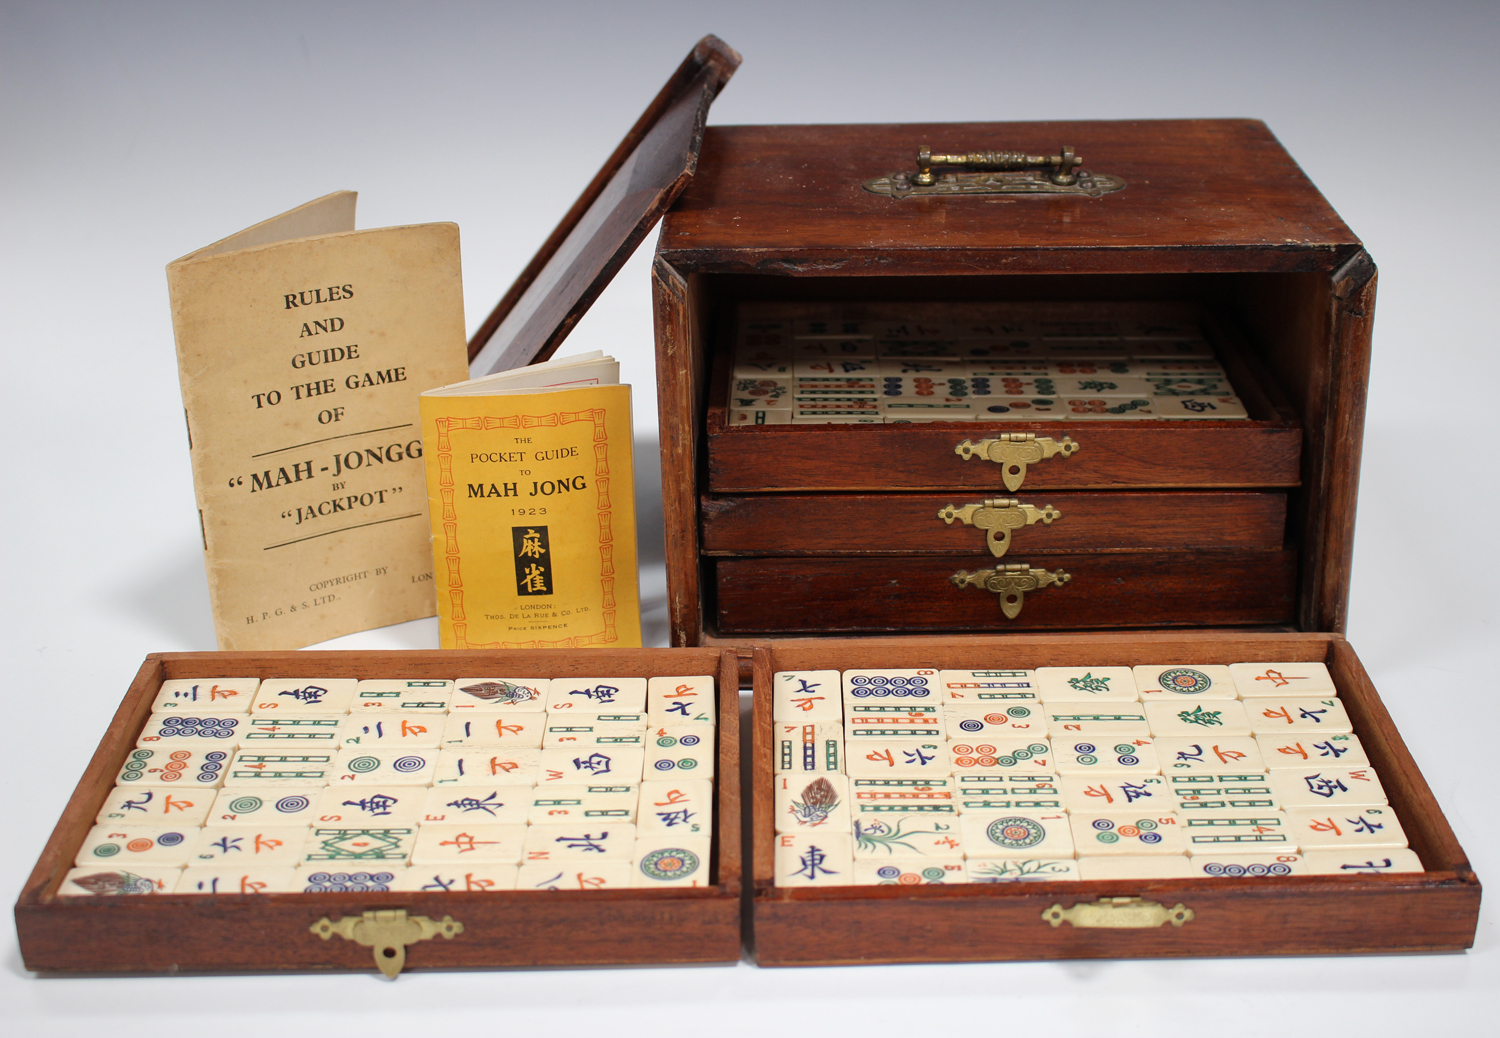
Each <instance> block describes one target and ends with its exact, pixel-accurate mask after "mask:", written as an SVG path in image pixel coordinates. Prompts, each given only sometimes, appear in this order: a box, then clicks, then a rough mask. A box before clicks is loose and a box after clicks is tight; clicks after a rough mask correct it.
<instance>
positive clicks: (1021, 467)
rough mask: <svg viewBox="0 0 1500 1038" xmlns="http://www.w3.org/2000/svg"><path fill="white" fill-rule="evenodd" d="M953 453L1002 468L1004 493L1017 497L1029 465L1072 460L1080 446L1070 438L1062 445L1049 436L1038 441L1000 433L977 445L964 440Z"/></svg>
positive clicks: (1033, 436) (1032, 435) (1029, 435)
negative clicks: (1058, 456)
mask: <svg viewBox="0 0 1500 1038" xmlns="http://www.w3.org/2000/svg"><path fill="white" fill-rule="evenodd" d="M953 453H954V454H957V455H958V456H959V457H960V458H963V459H964V460H965V461H968V460H969V459H970V458H972V457H974V456H976V455H977V456H978V457H981V458H984V459H986V460H988V461H993V462H994V463H995V464H996V465H999V466H1001V469H1000V478H1001V479H1002V480H1003V481H1004V483H1005V489H1006V490H1009V491H1010V492H1011V493H1015V492H1016V491H1017V490H1020V489H1021V483H1022V481H1023V480H1025V478H1026V466H1027V465H1034V464H1036V463H1037V462H1039V461H1046V460H1047V459H1048V458H1050V457H1052V456H1053V455H1056V454H1061V455H1062V456H1063V457H1065V458H1068V457H1072V456H1073V455H1074V454H1077V453H1078V442H1077V441H1076V440H1074V439H1073V438H1072V437H1071V436H1064V437H1063V438H1062V440H1061V442H1059V441H1057V440H1054V439H1053V438H1052V437H1050V436H1042V437H1038V436H1037V434H1036V433H1001V434H1000V435H999V436H996V437H994V438H993V439H985V440H980V441H979V442H978V443H973V442H971V441H969V440H965V441H964V442H963V443H960V444H959V445H958V446H957V447H954V448H953Z"/></svg>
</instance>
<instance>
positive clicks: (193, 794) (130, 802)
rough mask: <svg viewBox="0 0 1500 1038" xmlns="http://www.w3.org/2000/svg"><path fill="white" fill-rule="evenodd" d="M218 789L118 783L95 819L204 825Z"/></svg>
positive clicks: (108, 822)
mask: <svg viewBox="0 0 1500 1038" xmlns="http://www.w3.org/2000/svg"><path fill="white" fill-rule="evenodd" d="M217 793H218V791H217V790H216V789H214V788H212V787H207V788H201V789H177V788H175V787H171V786H166V787H163V786H140V785H132V786H116V787H115V788H114V789H112V790H110V792H109V795H108V796H106V797H105V798H104V803H103V805H102V806H100V808H99V813H98V814H97V815H95V816H94V821H96V822H98V823H100V824H101V825H104V824H114V825H121V824H127V823H128V824H134V823H137V822H139V823H144V824H146V825H185V826H191V825H202V824H203V822H204V820H205V819H206V818H208V814H209V810H210V809H211V808H212V807H213V803H214V797H215V796H216V795H217Z"/></svg>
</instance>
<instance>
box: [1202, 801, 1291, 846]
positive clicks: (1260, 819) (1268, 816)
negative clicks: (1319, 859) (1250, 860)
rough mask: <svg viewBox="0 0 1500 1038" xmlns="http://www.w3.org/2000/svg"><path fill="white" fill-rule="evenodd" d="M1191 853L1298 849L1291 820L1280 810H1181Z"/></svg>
mask: <svg viewBox="0 0 1500 1038" xmlns="http://www.w3.org/2000/svg"><path fill="white" fill-rule="evenodd" d="M1178 818H1179V820H1180V821H1181V823H1182V831H1183V833H1184V834H1185V835H1186V837H1187V842H1188V853H1189V854H1209V853H1214V854H1219V853H1225V854H1239V853H1246V854H1248V853H1254V852H1263V851H1264V852H1269V851H1274V852H1276V853H1290V852H1293V851H1296V849H1297V836H1296V834H1295V833H1294V832H1293V831H1292V826H1291V819H1289V818H1288V817H1287V816H1286V815H1285V814H1284V813H1282V812H1280V811H1213V812H1209V813H1206V814H1195V813H1193V812H1191V811H1183V812H1179V813H1178Z"/></svg>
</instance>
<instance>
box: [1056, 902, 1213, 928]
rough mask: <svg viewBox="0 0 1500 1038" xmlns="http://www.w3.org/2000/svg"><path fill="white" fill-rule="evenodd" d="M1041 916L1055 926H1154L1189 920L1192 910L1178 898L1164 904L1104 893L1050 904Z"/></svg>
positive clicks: (1180, 923) (1176, 923)
mask: <svg viewBox="0 0 1500 1038" xmlns="http://www.w3.org/2000/svg"><path fill="white" fill-rule="evenodd" d="M1042 919H1043V920H1044V921H1045V922H1048V923H1051V924H1052V925H1053V927H1054V928H1055V927H1059V926H1061V925H1062V924H1063V923H1072V924H1073V925H1074V926H1077V927H1094V928H1106V929H1123V930H1154V929H1156V928H1157V927H1158V926H1161V925H1162V924H1163V923H1171V924H1172V925H1173V926H1176V927H1181V926H1182V924H1184V923H1188V922H1191V921H1192V919H1193V910H1192V909H1191V908H1188V907H1187V906H1186V905H1184V904H1183V903H1182V902H1180V901H1179V902H1178V903H1177V904H1175V905H1173V906H1172V907H1171V908H1166V907H1165V906H1163V905H1162V904H1160V903H1159V902H1156V901H1143V900H1141V899H1140V898H1138V897H1104V898H1100V899H1099V900H1098V901H1095V902H1093V903H1092V904H1081V905H1074V906H1073V907H1072V908H1064V907H1063V906H1062V905H1060V904H1058V905H1053V906H1052V907H1051V908H1049V909H1047V910H1046V911H1045V912H1043V913H1042Z"/></svg>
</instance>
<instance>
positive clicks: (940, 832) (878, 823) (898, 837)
mask: <svg viewBox="0 0 1500 1038" xmlns="http://www.w3.org/2000/svg"><path fill="white" fill-rule="evenodd" d="M852 831H853V835H854V858H855V860H856V861H859V860H861V859H866V858H872V859H876V860H881V861H889V860H891V859H912V858H934V859H942V858H961V857H963V854H964V839H963V831H962V830H961V829H960V827H959V818H958V817H951V818H948V817H938V816H935V815H909V814H908V815H891V816H886V817H881V818H871V817H868V816H866V817H863V818H856V819H854V823H853V826H852Z"/></svg>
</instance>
